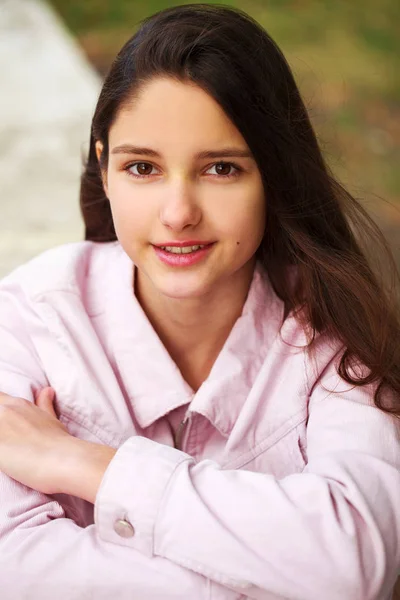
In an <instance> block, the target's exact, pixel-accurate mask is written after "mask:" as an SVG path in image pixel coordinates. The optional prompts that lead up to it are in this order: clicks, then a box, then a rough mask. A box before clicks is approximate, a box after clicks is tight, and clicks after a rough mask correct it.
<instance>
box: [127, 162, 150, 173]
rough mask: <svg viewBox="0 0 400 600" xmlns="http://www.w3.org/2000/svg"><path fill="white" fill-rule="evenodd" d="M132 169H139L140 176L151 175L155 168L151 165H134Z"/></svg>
mask: <svg viewBox="0 0 400 600" xmlns="http://www.w3.org/2000/svg"><path fill="white" fill-rule="evenodd" d="M132 167H136V168H137V172H138V174H139V175H150V173H151V169H152V168H153V167H152V166H151V165H150V164H149V163H136V165H132Z"/></svg>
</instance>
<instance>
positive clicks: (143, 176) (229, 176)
mask: <svg viewBox="0 0 400 600" xmlns="http://www.w3.org/2000/svg"><path fill="white" fill-rule="evenodd" d="M135 165H150V166H151V167H153V165H152V164H151V163H148V162H144V161H136V162H134V163H130V164H129V165H126V167H124V171H126V173H127V174H128V175H129V176H130V177H134V178H135V179H146V178H147V177H151V176H152V175H151V174H150V175H136V174H135V173H132V171H130V169H131V168H132V167H134V166H135ZM216 165H224V166H225V165H229V166H230V167H233V168H234V169H235V171H234V172H233V173H230V174H229V175H218V174H216V175H214V177H218V179H230V178H231V177H238V175H239V173H241V171H243V169H242V168H241V167H239V165H237V164H236V163H233V162H225V161H219V162H216V163H214V164H212V165H211V166H210V167H209V169H211V168H212V167H215V166H216ZM207 170H208V169H207Z"/></svg>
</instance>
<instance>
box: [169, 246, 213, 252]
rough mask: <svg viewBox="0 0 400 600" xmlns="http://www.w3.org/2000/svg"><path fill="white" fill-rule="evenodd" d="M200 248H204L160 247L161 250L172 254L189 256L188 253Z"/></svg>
mask: <svg viewBox="0 0 400 600" xmlns="http://www.w3.org/2000/svg"><path fill="white" fill-rule="evenodd" d="M200 248H204V246H184V247H181V246H161V249H162V250H166V251H167V252H172V254H190V252H195V251H196V250H200Z"/></svg>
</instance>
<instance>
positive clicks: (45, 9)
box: [0, 0, 101, 277]
mask: <svg viewBox="0 0 400 600" xmlns="http://www.w3.org/2000/svg"><path fill="white" fill-rule="evenodd" d="M100 86H101V82H100V78H99V77H98V76H97V75H96V74H95V73H94V71H93V69H92V68H91V67H90V66H89V64H88V62H87V61H86V59H85V57H84V55H83V53H82V52H81V51H80V49H79V48H78V47H77V45H76V43H75V42H74V40H73V38H72V37H71V35H70V34H69V33H68V32H67V31H66V30H65V28H64V26H63V24H62V23H61V21H60V20H59V19H58V17H57V16H56V15H55V14H54V12H53V11H52V10H51V9H50V7H49V6H48V5H47V4H45V3H44V2H42V1H41V0H0V277H1V276H3V275H5V274H6V273H7V272H9V271H10V270H11V269H13V268H14V267H16V266H17V265H19V264H21V263H23V262H25V261H26V260H28V259H29V258H31V257H32V256H35V255H36V254H38V253H39V252H41V251H43V250H45V249H47V248H50V247H53V246H55V245H58V244H62V243H65V242H70V241H75V240H80V239H82V238H83V223H82V219H81V216H80V212H79V199H78V196H79V178H80V174H81V171H82V159H83V156H84V154H85V152H86V151H87V148H88V142H89V132H90V122H91V117H92V114H93V111H94V107H95V104H96V101H97V97H98V93H99V91H100Z"/></svg>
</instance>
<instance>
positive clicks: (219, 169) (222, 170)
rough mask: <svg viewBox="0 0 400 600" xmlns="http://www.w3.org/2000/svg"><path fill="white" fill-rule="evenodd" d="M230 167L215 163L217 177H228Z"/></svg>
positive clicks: (226, 164) (225, 164) (227, 164)
mask: <svg viewBox="0 0 400 600" xmlns="http://www.w3.org/2000/svg"><path fill="white" fill-rule="evenodd" d="M231 167H232V165H230V164H229V163H217V164H216V165H215V171H216V173H218V175H230V170H231Z"/></svg>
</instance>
